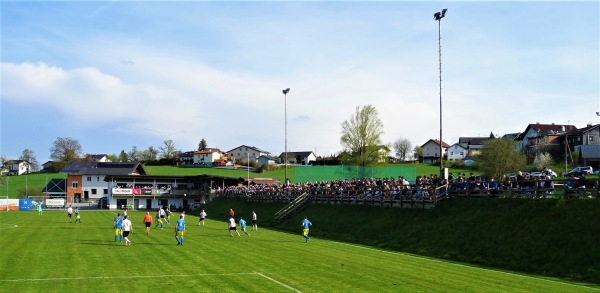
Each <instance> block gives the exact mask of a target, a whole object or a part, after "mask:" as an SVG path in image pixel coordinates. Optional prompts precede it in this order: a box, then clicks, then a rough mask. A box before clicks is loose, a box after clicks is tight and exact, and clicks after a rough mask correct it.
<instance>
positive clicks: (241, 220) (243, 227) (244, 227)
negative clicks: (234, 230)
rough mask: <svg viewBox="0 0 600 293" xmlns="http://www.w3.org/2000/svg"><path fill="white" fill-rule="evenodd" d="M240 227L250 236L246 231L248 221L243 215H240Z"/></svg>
mask: <svg viewBox="0 0 600 293" xmlns="http://www.w3.org/2000/svg"><path fill="white" fill-rule="evenodd" d="M240 227H241V228H242V232H244V233H246V235H248V236H250V234H248V232H247V231H246V221H244V219H243V218H242V217H240Z"/></svg>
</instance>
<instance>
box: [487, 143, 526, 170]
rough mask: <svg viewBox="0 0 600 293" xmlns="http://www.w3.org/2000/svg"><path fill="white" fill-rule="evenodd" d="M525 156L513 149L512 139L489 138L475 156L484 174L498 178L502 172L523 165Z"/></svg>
mask: <svg viewBox="0 0 600 293" xmlns="http://www.w3.org/2000/svg"><path fill="white" fill-rule="evenodd" d="M526 161H527V158H526V157H525V155H524V154H522V153H521V152H518V151H515V148H514V140H512V139H489V140H487V141H486V142H485V143H484V144H483V147H482V148H481V153H480V154H479V156H478V157H477V166H478V167H479V169H480V170H481V171H482V173H483V175H484V176H487V177H489V178H492V177H493V178H496V179H500V178H502V176H504V174H506V173H509V172H516V171H519V170H521V169H523V167H525V164H526Z"/></svg>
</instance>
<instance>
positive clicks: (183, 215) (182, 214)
mask: <svg viewBox="0 0 600 293" xmlns="http://www.w3.org/2000/svg"><path fill="white" fill-rule="evenodd" d="M181 217H183V218H181ZM180 218H181V219H182V220H185V211H182V212H181V215H180Z"/></svg>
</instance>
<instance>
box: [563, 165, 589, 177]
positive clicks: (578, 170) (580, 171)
mask: <svg viewBox="0 0 600 293" xmlns="http://www.w3.org/2000/svg"><path fill="white" fill-rule="evenodd" d="M592 174H594V169H593V168H592V167H590V166H583V167H575V168H574V169H573V170H571V171H569V172H567V173H565V174H564V176H565V177H579V176H585V175H592Z"/></svg>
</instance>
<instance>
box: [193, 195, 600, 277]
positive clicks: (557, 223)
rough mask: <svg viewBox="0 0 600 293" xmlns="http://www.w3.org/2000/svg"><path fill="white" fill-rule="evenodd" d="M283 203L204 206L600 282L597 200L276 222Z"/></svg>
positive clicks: (354, 239) (498, 202) (345, 212)
mask: <svg viewBox="0 0 600 293" xmlns="http://www.w3.org/2000/svg"><path fill="white" fill-rule="evenodd" d="M282 206H283V204H282V203H264V204H263V203H256V202H246V201H244V200H238V199H218V200H216V201H214V202H212V203H209V204H208V205H207V206H205V209H206V210H207V212H208V213H209V214H210V213H213V214H214V213H219V212H223V213H224V214H225V211H227V210H229V208H234V209H235V210H236V214H240V215H244V216H246V217H249V215H250V213H251V210H256V212H257V214H258V215H259V219H260V221H259V223H260V225H262V226H268V227H271V228H274V229H278V230H283V231H288V232H293V233H300V222H301V220H302V219H303V216H304V215H308V217H309V219H310V220H311V221H312V222H313V224H314V226H313V228H312V229H311V234H312V235H313V236H315V237H319V238H327V239H332V240H338V241H344V242H351V243H357V244H364V245H369V246H373V247H378V248H381V249H389V250H395V251H403V252H408V253H415V254H420V255H424V256H430V257H435V258H442V259H448V260H453V261H459V262H467V263H472V264H476V265H482V266H487V267H496V268H501V269H507V270H514V271H521V272H526V273H533V274H540V275H547V276H556V277H561V278H569V279H573V280H580V281H587V282H593V283H600V245H598V243H599V242H600V226H599V225H598V223H600V202H598V201H597V200H594V199H576V200H567V201H560V200H555V199H545V200H528V199H489V200H488V199H486V200H477V199H464V200H449V201H446V202H444V203H443V204H442V205H440V206H438V207H436V208H434V209H430V210H422V209H399V208H381V207H371V206H341V205H337V206H333V205H311V206H309V207H308V208H307V209H306V210H304V211H302V212H301V213H300V214H296V215H294V216H292V217H291V218H290V219H288V220H286V221H285V222H283V223H281V224H278V223H275V222H274V221H273V214H274V213H275V212H276V211H277V210H278V209H279V208H281V207H282Z"/></svg>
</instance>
